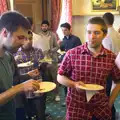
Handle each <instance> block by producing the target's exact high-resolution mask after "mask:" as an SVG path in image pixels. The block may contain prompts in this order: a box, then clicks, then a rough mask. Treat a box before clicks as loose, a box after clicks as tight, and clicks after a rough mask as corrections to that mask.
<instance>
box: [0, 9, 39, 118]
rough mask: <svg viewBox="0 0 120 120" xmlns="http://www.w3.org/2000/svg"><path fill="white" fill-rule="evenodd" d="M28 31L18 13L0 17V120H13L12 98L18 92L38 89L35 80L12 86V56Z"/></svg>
mask: <svg viewBox="0 0 120 120" xmlns="http://www.w3.org/2000/svg"><path fill="white" fill-rule="evenodd" d="M29 29H30V25H29V22H28V21H27V20H26V19H25V18H24V16H23V15H21V14H20V13H18V12H11V11H10V12H6V13H4V14H2V15H1V17H0V120H15V105H14V100H13V97H14V96H15V95H16V94H18V93H20V92H33V91H35V90H37V89H39V84H38V82H37V81H35V80H29V81H27V82H24V83H21V84H18V85H16V86H13V74H14V73H13V66H14V62H13V59H12V55H11V54H10V53H9V52H7V51H16V50H18V48H19V47H20V46H22V45H23V44H24V41H25V40H26V38H27V36H28V30H29Z"/></svg>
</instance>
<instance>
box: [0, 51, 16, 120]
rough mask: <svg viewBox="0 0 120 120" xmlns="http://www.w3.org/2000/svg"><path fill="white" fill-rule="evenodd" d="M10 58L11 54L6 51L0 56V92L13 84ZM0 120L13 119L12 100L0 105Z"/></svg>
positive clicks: (13, 108)
mask: <svg viewBox="0 0 120 120" xmlns="http://www.w3.org/2000/svg"><path fill="white" fill-rule="evenodd" d="M11 60H12V59H11V56H10V55H9V54H8V53H7V52H6V53H5V54H4V56H3V57H0V93H2V92H4V91H6V90H7V89H9V88H11V87H12V85H13V72H12V67H11ZM0 120H15V105H14V100H10V101H9V102H8V103H6V104H4V105H0Z"/></svg>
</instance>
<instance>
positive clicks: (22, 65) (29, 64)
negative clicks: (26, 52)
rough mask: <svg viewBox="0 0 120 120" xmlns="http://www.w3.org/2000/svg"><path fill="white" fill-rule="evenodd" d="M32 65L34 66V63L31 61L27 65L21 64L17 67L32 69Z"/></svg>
mask: <svg viewBox="0 0 120 120" xmlns="http://www.w3.org/2000/svg"><path fill="white" fill-rule="evenodd" d="M32 65H33V63H32V62H31V61H29V62H25V63H20V64H18V65H17V66H18V67H30V66H32Z"/></svg>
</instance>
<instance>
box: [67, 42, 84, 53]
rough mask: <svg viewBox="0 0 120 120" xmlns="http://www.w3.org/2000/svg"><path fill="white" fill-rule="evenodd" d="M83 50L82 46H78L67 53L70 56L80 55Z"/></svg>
mask: <svg viewBox="0 0 120 120" xmlns="http://www.w3.org/2000/svg"><path fill="white" fill-rule="evenodd" d="M83 49H84V44H83V45H79V46H77V47H74V48H72V49H70V50H68V51H69V53H72V54H80V53H81V51H82V50H83Z"/></svg>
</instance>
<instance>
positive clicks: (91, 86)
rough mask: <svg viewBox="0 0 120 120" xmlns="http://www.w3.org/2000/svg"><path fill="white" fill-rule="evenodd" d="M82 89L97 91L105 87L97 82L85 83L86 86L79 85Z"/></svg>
mask: <svg viewBox="0 0 120 120" xmlns="http://www.w3.org/2000/svg"><path fill="white" fill-rule="evenodd" d="M79 88H80V89H83V90H92V91H97V90H103V89H104V87H103V86H101V85H97V84H85V86H79Z"/></svg>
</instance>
